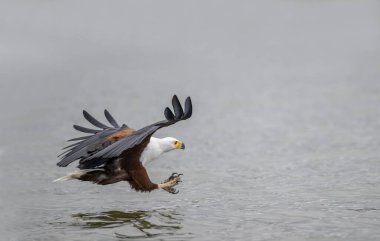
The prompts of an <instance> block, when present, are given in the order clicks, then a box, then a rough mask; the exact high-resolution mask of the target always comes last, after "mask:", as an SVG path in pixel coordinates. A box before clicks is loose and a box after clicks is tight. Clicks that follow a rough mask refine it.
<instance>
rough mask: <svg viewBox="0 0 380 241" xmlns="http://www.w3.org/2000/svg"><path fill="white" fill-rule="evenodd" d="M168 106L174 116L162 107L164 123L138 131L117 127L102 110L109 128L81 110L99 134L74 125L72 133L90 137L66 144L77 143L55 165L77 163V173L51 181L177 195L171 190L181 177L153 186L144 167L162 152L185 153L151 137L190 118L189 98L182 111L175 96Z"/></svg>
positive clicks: (173, 141)
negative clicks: (115, 185) (123, 185)
mask: <svg viewBox="0 0 380 241" xmlns="http://www.w3.org/2000/svg"><path fill="white" fill-rule="evenodd" d="M172 105H173V109H174V114H173V112H172V111H171V110H170V109H169V108H168V107H166V109H165V111H164V115H165V117H166V120H163V121H159V122H157V123H154V124H151V125H148V126H146V127H144V128H141V129H139V130H134V129H132V128H129V127H128V126H127V125H126V124H123V125H122V126H120V125H119V124H118V123H117V122H116V121H115V119H114V118H113V117H112V116H111V114H110V113H109V112H108V111H107V110H104V115H105V117H106V119H107V120H108V122H109V123H110V124H111V125H112V127H110V126H107V125H105V124H103V123H101V122H100V121H98V120H96V119H95V118H94V117H92V116H91V115H90V114H89V113H88V112H87V111H85V110H84V111H83V116H84V118H85V119H86V120H88V121H89V122H90V123H91V124H93V125H94V126H96V127H98V128H101V130H95V129H89V128H86V127H82V126H78V125H74V129H76V130H78V131H81V132H84V133H91V135H87V136H83V137H78V138H74V139H71V140H68V141H77V142H76V143H74V144H71V145H69V146H67V147H65V148H63V149H64V150H65V151H64V152H63V153H62V154H60V155H59V157H61V161H60V162H58V163H57V165H58V166H60V167H66V166H67V165H69V164H70V163H72V162H74V161H76V160H79V165H78V168H79V169H80V170H77V171H76V172H73V173H70V174H68V175H67V176H64V177H61V178H58V179H57V180H55V181H63V180H69V179H78V180H81V181H89V182H93V183H95V184H100V185H108V184H113V183H116V182H120V181H127V182H129V184H130V186H131V188H133V189H135V190H136V191H141V192H150V191H152V190H155V189H160V188H161V189H164V190H165V191H167V192H170V193H173V194H176V193H178V191H177V190H176V189H174V188H173V187H174V186H175V185H177V184H178V183H179V182H180V181H181V179H180V176H181V175H182V174H177V173H173V174H172V175H171V176H170V177H169V178H168V179H167V180H165V181H164V182H163V183H160V184H156V183H153V182H152V181H151V180H150V178H149V176H148V173H147V171H146V169H145V167H144V166H145V165H146V164H147V163H149V162H151V161H152V160H154V159H155V158H157V157H159V156H160V155H161V154H163V153H165V152H168V151H171V150H174V149H185V144H184V143H183V142H182V141H180V140H177V139H175V138H172V137H165V138H162V139H160V138H155V137H153V136H152V135H153V134H154V133H155V132H156V131H157V130H159V129H160V128H162V127H166V126H170V125H173V124H175V123H177V122H178V121H181V120H186V119H188V118H190V117H191V114H192V103H191V99H190V97H187V99H186V101H185V110H183V108H182V106H181V103H180V102H179V100H178V98H177V96H176V95H174V96H173V99H172Z"/></svg>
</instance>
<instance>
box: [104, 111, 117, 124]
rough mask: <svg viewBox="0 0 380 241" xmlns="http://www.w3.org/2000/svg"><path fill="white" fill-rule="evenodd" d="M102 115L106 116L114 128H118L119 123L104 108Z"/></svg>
mask: <svg viewBox="0 0 380 241" xmlns="http://www.w3.org/2000/svg"><path fill="white" fill-rule="evenodd" d="M104 115H105V116H106V118H107V120H108V122H109V123H110V124H111V125H113V127H115V128H119V127H120V126H119V124H118V123H117V122H116V120H115V119H114V118H113V117H112V115H111V114H110V113H109V112H108V110H104Z"/></svg>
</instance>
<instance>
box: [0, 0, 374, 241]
mask: <svg viewBox="0 0 380 241" xmlns="http://www.w3.org/2000/svg"><path fill="white" fill-rule="evenodd" d="M89 4H91V5H83V6H82V5H75V4H74V3H69V2H50V3H45V2H40V3H39V4H33V5H28V4H23V5H21V4H18V3H8V4H4V5H5V6H4V7H2V8H1V10H0V13H1V14H0V16H2V17H1V20H2V21H0V27H1V30H2V33H3V36H2V38H1V40H0V51H1V56H3V57H2V58H1V59H0V66H2V67H1V72H0V77H1V78H0V107H1V110H2V114H1V115H0V126H1V128H0V134H1V139H0V162H1V166H2V168H1V169H0V181H1V185H0V195H1V199H0V202H1V203H0V204H1V205H0V210H1V218H0V227H1V229H0V231H1V237H2V238H1V239H2V240H52V241H54V240H126V239H149V240H379V239H380V231H379V226H380V175H379V174H380V163H379V158H380V149H379V145H380V108H379V103H380V82H379V77H380V68H379V66H380V57H379V56H380V44H379V43H380V24H379V23H380V22H379V16H380V15H379V4H378V3H377V1H322V2H319V1H287V2H286V3H285V2H283V1H274V2H272V3H269V2H267V1H262V2H252V1H247V2H244V1H239V2H238V3H237V2H234V3H232V2H231V3H229V2H221V1H215V2H207V3H205V2H196V1H195V2H194V1H192V2H161V3H158V2H154V1H152V2H144V3H133V2H128V3H125V2H115V3H114V4H113V5H110V4H109V3H105V2H101V3H94V2H93V1H91V3H89ZM173 93H176V94H178V95H179V97H180V98H181V99H184V98H185V97H186V96H187V95H191V96H192V98H193V104H194V115H193V117H192V118H191V119H190V120H187V121H184V122H181V123H178V124H176V125H175V126H172V127H170V128H165V129H162V130H161V131H159V132H158V133H157V136H158V137H164V136H174V137H176V138H178V139H180V140H182V141H184V143H186V150H185V151H174V152H171V153H168V154H166V155H165V156H163V157H162V158H160V159H159V160H157V161H156V162H153V163H152V164H151V165H150V166H149V167H148V168H147V169H148V172H149V175H150V177H151V179H153V180H154V181H155V182H160V181H162V180H164V179H166V178H167V177H168V175H170V174H171V173H172V172H173V171H176V172H181V173H184V176H183V182H182V183H181V184H180V185H179V187H178V188H179V190H180V193H179V194H177V195H171V194H168V193H166V192H164V191H154V192H152V193H149V194H141V193H136V192H134V191H132V190H131V189H130V188H129V186H128V184H127V183H118V184H115V185H109V186H96V185H92V184H88V183H81V182H75V181H72V182H63V183H53V182H52V180H54V179H55V178H57V177H60V176H62V175H64V174H66V173H67V172H70V171H72V170H74V169H75V165H73V166H70V167H68V168H59V167H57V166H55V163H56V162H57V161H58V160H57V158H56V155H57V154H58V153H59V152H60V151H59V150H60V148H62V147H63V146H64V145H65V143H64V140H66V139H70V138H72V137H75V136H76V135H77V133H76V132H75V131H74V130H72V127H71V125H72V124H74V123H76V124H84V123H85V121H84V120H83V118H82V117H81V110H82V109H86V110H88V111H89V112H90V113H92V114H93V115H94V116H96V117H99V118H101V117H102V116H101V115H102V111H103V109H104V108H108V109H109V110H110V111H111V113H112V114H113V115H114V116H115V117H116V118H117V120H119V122H123V121H124V122H125V123H126V124H129V125H130V126H132V127H135V128H139V127H143V126H144V125H147V124H150V123H152V122H154V121H158V120H161V119H162V118H163V113H162V112H163V108H164V107H165V106H166V105H169V104H170V98H171V96H172V94H173Z"/></svg>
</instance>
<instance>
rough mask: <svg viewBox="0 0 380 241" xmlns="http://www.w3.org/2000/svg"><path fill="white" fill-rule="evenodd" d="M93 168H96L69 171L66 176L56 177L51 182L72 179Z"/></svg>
mask: <svg viewBox="0 0 380 241" xmlns="http://www.w3.org/2000/svg"><path fill="white" fill-rule="evenodd" d="M93 170H96V169H83V170H77V171H75V172H71V173H69V174H67V175H66V176H63V177H60V178H57V179H55V180H54V181H53V182H61V181H67V180H72V179H79V178H80V177H81V176H82V175H83V174H86V173H87V172H90V171H93Z"/></svg>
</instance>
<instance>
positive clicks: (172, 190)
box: [163, 187, 179, 194]
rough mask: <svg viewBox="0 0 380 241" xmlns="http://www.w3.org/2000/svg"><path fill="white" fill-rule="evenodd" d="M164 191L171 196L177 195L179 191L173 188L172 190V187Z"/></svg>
mask: <svg viewBox="0 0 380 241" xmlns="http://www.w3.org/2000/svg"><path fill="white" fill-rule="evenodd" d="M163 189H164V190H165V191H167V192H168V193H171V194H177V193H179V191H178V190H177V189H175V188H172V187H166V188H163Z"/></svg>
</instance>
